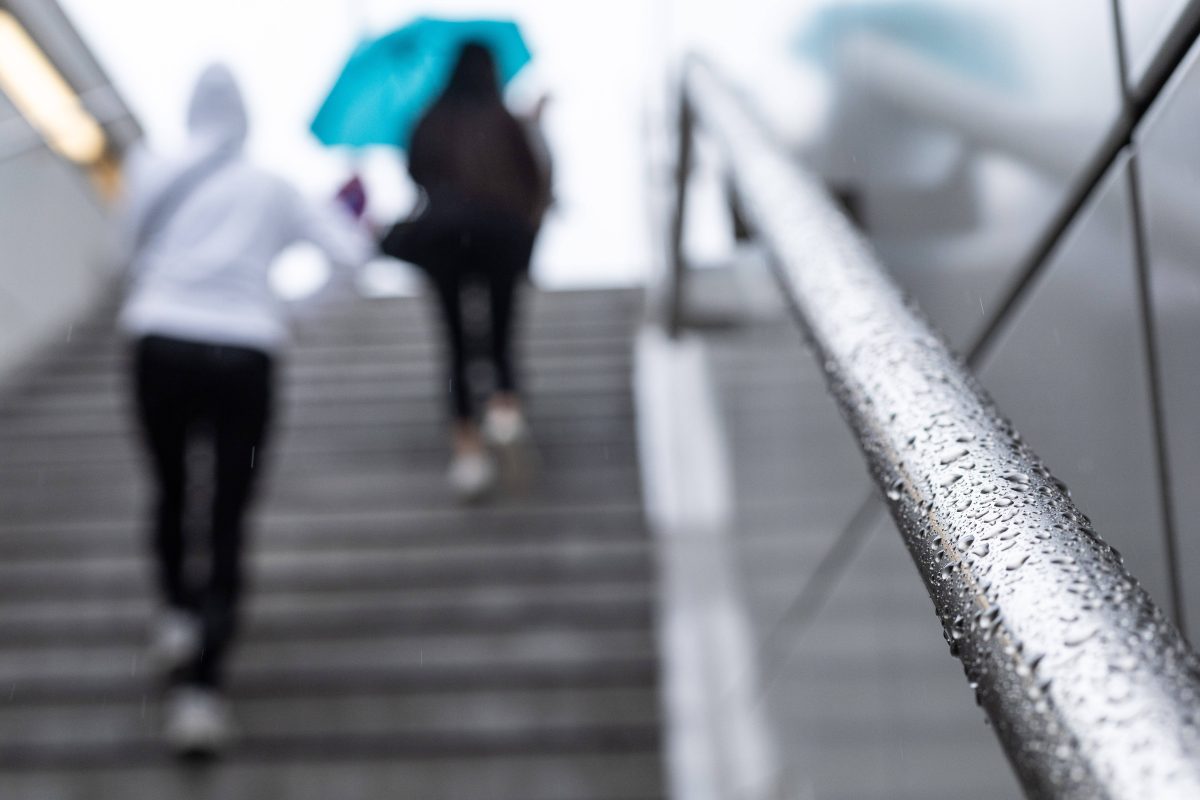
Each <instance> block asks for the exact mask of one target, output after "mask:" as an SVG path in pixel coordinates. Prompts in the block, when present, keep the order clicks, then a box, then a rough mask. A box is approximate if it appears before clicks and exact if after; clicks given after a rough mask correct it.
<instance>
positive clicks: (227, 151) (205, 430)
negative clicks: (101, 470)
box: [118, 64, 374, 753]
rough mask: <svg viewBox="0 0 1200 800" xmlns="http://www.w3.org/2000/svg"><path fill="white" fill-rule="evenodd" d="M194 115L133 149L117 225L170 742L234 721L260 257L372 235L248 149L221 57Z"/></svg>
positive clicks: (331, 248)
mask: <svg viewBox="0 0 1200 800" xmlns="http://www.w3.org/2000/svg"><path fill="white" fill-rule="evenodd" d="M188 128H189V134H190V136H189V142H188V145H187V147H186V149H185V151H184V152H182V153H180V154H177V155H176V156H174V157H164V156H161V155H157V154H154V153H152V152H150V151H149V150H147V149H145V148H137V149H135V150H134V151H133V152H132V153H131V154H130V156H129V158H128V159H127V162H126V169H125V177H126V184H125V186H126V190H125V198H124V209H123V213H122V214H121V215H120V223H119V225H120V227H119V231H118V233H119V235H120V237H121V239H122V242H123V244H124V250H125V253H126V263H127V264H128V266H129V270H130V276H129V289H128V294H127V298H126V301H125V304H124V307H123V308H122V311H121V314H120V325H121V327H122V328H123V330H124V331H125V332H126V333H127V335H128V337H129V338H130V339H131V347H132V351H133V359H132V360H133V369H132V371H133V390H134V396H135V400H136V409H137V413H138V417H139V421H140V423H141V429H142V432H143V435H144V440H145V444H146V449H147V451H148V454H149V461H150V465H151V468H152V474H153V476H154V479H155V484H156V490H157V491H156V497H155V500H154V508H153V513H152V520H151V528H152V534H151V543H152V550H153V554H154V556H155V558H156V561H157V569H158V587H159V590H160V592H161V600H162V609H161V610H160V612H159V614H158V615H157V617H156V621H155V623H154V625H153V628H152V630H151V655H152V657H153V658H154V659H155V660H156V662H157V663H158V664H159V665H160V666H161V667H162V668H163V669H164V671H166V672H167V674H168V675H169V676H170V678H171V689H170V691H169V693H168V695H167V698H166V706H165V712H166V714H165V728H164V732H165V735H166V737H167V740H168V743H169V744H171V745H172V746H173V747H174V748H175V749H176V750H178V751H180V752H183V753H196V752H214V751H216V750H217V749H219V748H220V747H221V746H222V745H224V744H225V743H226V742H227V740H228V739H229V737H230V735H231V720H230V713H229V709H228V704H227V702H226V701H225V700H224V699H223V697H222V695H221V691H220V690H221V683H222V669H223V667H224V663H225V660H226V656H227V653H228V651H229V646H230V643H231V641H232V638H233V634H234V629H235V626H236V621H237V616H238V600H239V594H240V591H241V586H242V578H241V573H242V570H241V554H242V549H243V520H244V517H245V513H246V509H247V506H248V503H249V501H250V499H251V494H252V489H253V485H254V483H255V479H256V477H257V476H258V474H259V473H260V472H261V470H262V466H263V463H264V457H263V448H264V445H265V443H266V438H267V430H268V423H269V420H270V416H271V406H272V394H273V377H272V375H273V372H274V365H275V362H276V359H277V354H278V353H279V351H280V349H281V348H282V347H283V346H284V345H285V343H286V341H287V338H288V337H287V326H286V322H285V319H284V309H283V308H282V302H281V301H280V300H279V299H278V298H277V297H276V296H275V295H274V294H273V292H272V290H271V286H270V283H269V280H268V270H269V267H270V264H271V262H272V260H273V259H274V258H275V256H277V255H278V254H279V253H280V251H282V250H283V249H284V248H286V247H287V246H289V245H291V244H292V243H294V242H296V241H298V240H307V241H310V242H313V243H315V244H316V245H318V246H319V247H320V248H322V249H323V250H324V251H325V252H326V254H327V255H328V256H329V257H330V258H331V259H332V260H333V261H334V262H338V263H340V264H344V265H358V264H361V263H363V262H365V261H366V260H367V259H368V258H369V257H370V256H371V254H372V252H373V250H374V243H373V241H372V240H371V238H370V237H369V236H368V235H367V234H366V232H365V231H362V230H361V229H360V228H359V227H358V226H357V225H356V222H355V219H354V211H357V212H361V208H358V209H353V210H352V209H350V208H349V204H348V203H338V204H330V205H331V207H328V208H325V207H321V206H320V205H317V204H311V203H309V202H308V201H306V200H305V199H303V198H302V197H301V196H300V194H299V193H298V192H297V191H296V190H295V189H294V188H293V187H292V186H291V185H290V184H289V183H287V182H286V181H284V180H283V179H281V178H278V177H276V176H274V175H271V174H269V173H267V172H265V171H263V170H261V169H259V168H257V167H255V166H254V165H253V164H251V163H250V162H249V161H248V160H247V159H246V158H245V157H244V156H243V153H242V149H243V143H244V141H245V139H246V133H247V117H246V110H245V106H244V104H243V102H242V98H241V93H240V91H239V89H238V86H237V83H236V81H235V80H234V77H233V75H232V74H231V73H230V71H229V70H228V69H227V68H226V67H224V66H222V65H219V64H215V65H212V66H209V67H208V68H206V69H205V70H204V71H203V72H202V74H201V75H200V77H199V79H198V81H197V83H196V85H195V89H194V91H193V95H192V98H191V103H190V107H189V111H188ZM339 199H345V198H344V196H343V195H339ZM201 436H203V437H207V438H208V439H209V441H210V442H211V447H212V451H213V453H214V461H215V464H214V473H215V474H214V475H213V477H212V481H213V490H212V493H211V508H210V509H208V513H207V518H206V524H207V526H208V527H207V535H206V539H205V540H204V542H203V545H204V547H205V548H206V549H207V555H208V557H207V558H206V559H203V560H204V561H206V562H207V565H208V568H207V570H206V571H205V574H203V575H202V576H200V577H199V578H197V577H196V576H194V575H192V574H191V573H190V571H189V570H186V569H185V565H184V561H185V546H184V495H185V486H186V485H187V484H188V475H187V470H188V460H187V458H186V453H187V450H188V447H189V443H190V442H192V441H194V440H195V438H196V437H201Z"/></svg>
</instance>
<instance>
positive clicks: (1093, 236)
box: [981, 162, 1171, 609]
mask: <svg viewBox="0 0 1200 800" xmlns="http://www.w3.org/2000/svg"><path fill="white" fill-rule="evenodd" d="M1131 220H1132V215H1131V212H1130V203H1129V186H1128V180H1127V174H1126V171H1125V164H1124V162H1122V163H1121V165H1120V166H1119V167H1117V168H1115V169H1114V170H1113V171H1112V172H1111V173H1110V174H1109V175H1108V176H1107V178H1106V180H1105V184H1104V187H1103V190H1102V191H1101V192H1100V194H1099V195H1098V196H1097V198H1096V201H1095V202H1094V203H1092V204H1091V205H1090V206H1089V207H1087V208H1085V209H1084V210H1083V212H1082V213H1081V214H1080V216H1079V217H1078V218H1077V219H1076V221H1075V223H1074V227H1073V228H1072V229H1071V230H1070V231H1069V232H1068V234H1067V237H1066V238H1065V239H1064V241H1063V242H1062V244H1061V246H1060V248H1059V250H1058V251H1057V252H1056V253H1055V254H1054V255H1053V256H1052V257H1051V259H1050V261H1049V262H1048V263H1047V265H1046V267H1045V268H1044V270H1043V272H1042V273H1041V274H1040V275H1039V276H1038V278H1037V281H1036V283H1035V284H1034V286H1033V287H1032V292H1031V293H1030V294H1029V296H1028V297H1026V298H1025V300H1024V301H1023V303H1022V305H1021V306H1020V307H1019V308H1018V309H1017V310H1016V311H1015V312H1014V313H1013V314H1012V316H1011V317H1010V318H1009V319H1008V320H1007V322H1006V325H1005V328H1004V330H1003V332H1002V333H1001V335H1000V337H999V339H998V341H997V342H996V346H995V349H994V350H993V352H992V354H991V355H990V356H989V358H988V359H987V362H986V364H985V365H984V367H983V369H982V371H981V372H982V379H983V382H984V384H985V385H986V386H987V388H988V390H989V391H990V392H991V393H992V396H993V397H994V398H995V400H996V402H997V404H998V405H999V406H1000V408H1001V409H1002V410H1003V412H1004V413H1005V414H1006V415H1008V417H1009V418H1010V419H1012V421H1013V422H1014V423H1015V424H1016V427H1017V430H1019V431H1021V434H1022V435H1023V436H1024V437H1025V439H1026V441H1028V442H1029V443H1030V445H1031V446H1032V447H1033V449H1034V451H1036V452H1037V453H1038V455H1040V456H1041V457H1042V458H1044V459H1046V463H1047V464H1048V465H1049V467H1050V468H1051V469H1052V470H1053V471H1054V474H1055V475H1057V476H1058V477H1059V478H1061V479H1063V480H1064V481H1066V482H1067V484H1068V485H1069V486H1070V487H1071V490H1072V493H1073V496H1074V498H1075V501H1076V502H1077V503H1078V504H1079V506H1080V508H1082V509H1083V510H1084V512H1085V513H1087V514H1088V516H1090V517H1091V519H1092V521H1093V522H1094V523H1095V526H1096V530H1097V532H1099V534H1100V535H1101V536H1102V537H1103V538H1104V540H1105V541H1107V542H1109V543H1110V544H1112V545H1113V546H1115V547H1116V548H1117V549H1118V550H1120V551H1121V552H1122V553H1123V554H1124V555H1125V563H1126V566H1127V567H1128V568H1129V570H1130V571H1131V572H1132V573H1133V574H1134V575H1136V576H1137V577H1138V578H1139V579H1140V580H1141V581H1142V583H1143V584H1144V585H1145V586H1146V588H1147V590H1148V591H1149V592H1150V594H1151V596H1152V597H1154V599H1155V601H1157V602H1158V603H1159V604H1160V605H1161V606H1162V607H1163V608H1164V609H1169V608H1170V607H1171V594H1170V589H1169V578H1168V574H1169V572H1168V567H1167V554H1166V540H1165V538H1164V529H1163V522H1162V514H1161V507H1160V503H1159V492H1158V468H1157V464H1156V456H1155V447H1154V430H1153V427H1152V424H1151V420H1152V419H1153V414H1152V410H1151V403H1150V387H1149V380H1148V376H1149V371H1148V369H1147V366H1146V345H1145V336H1144V329H1143V325H1142V316H1141V311H1140V308H1141V305H1140V300H1139V296H1138V283H1137V262H1136V258H1135V255H1134V246H1133V238H1132V227H1131Z"/></svg>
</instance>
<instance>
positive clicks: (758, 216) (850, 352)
mask: <svg viewBox="0 0 1200 800" xmlns="http://www.w3.org/2000/svg"><path fill="white" fill-rule="evenodd" d="M680 123H681V125H680V128H681V129H680V150H681V158H680V164H679V166H680V169H679V181H680V184H679V186H677V189H678V191H677V193H676V202H677V205H676V209H675V213H676V219H675V224H674V225H673V229H672V232H671V233H672V236H671V246H672V249H673V259H672V261H673V265H672V266H673V269H672V274H671V278H670V280H671V281H673V282H674V283H673V285H671V286H670V287H669V291H668V296H669V297H671V298H675V299H674V300H673V301H672V302H671V303H670V304H669V306H668V323H667V324H668V327H669V328H670V329H671V330H678V329H679V326H680V323H681V316H680V315H681V314H682V312H683V308H682V305H683V304H682V300H681V298H682V297H683V292H682V285H681V283H682V281H683V280H684V276H685V266H686V265H685V263H684V259H683V255H682V247H681V240H682V227H683V226H682V223H681V220H682V218H683V203H684V200H685V197H686V193H685V188H684V187H685V183H686V180H687V171H688V163H687V159H688V158H689V156H690V152H691V147H692V145H691V138H692V136H693V131H692V127H693V124H695V125H699V126H701V127H703V128H704V130H705V131H706V132H707V133H708V134H709V135H710V136H711V137H712V138H713V139H715V141H716V143H717V145H718V147H719V149H720V151H721V153H722V156H723V159H724V163H725V169H726V170H727V171H728V173H729V178H730V181H731V184H732V186H733V189H734V191H735V192H736V194H737V197H738V200H739V202H740V210H741V213H742V216H743V219H744V221H745V223H746V224H747V225H748V226H749V227H750V229H751V230H752V231H753V232H754V235H755V236H756V238H757V239H758V240H759V241H760V242H761V243H762V244H763V246H764V249H765V250H766V252H767V253H768V255H769V257H770V259H771V261H772V263H773V267H774V270H775V274H776V277H777V278H778V280H779V283H780V285H781V288H782V291H783V293H784V295H785V298H786V300H787V302H788V303H789V305H790V306H791V307H792V309H793V311H794V312H795V313H796V316H797V318H798V320H799V321H800V324H801V326H802V327H803V329H804V331H805V333H806V336H807V337H808V339H809V341H810V344H811V346H812V347H813V349H814V351H815V355H816V357H817V359H818V361H819V362H820V363H821V364H822V366H823V369H824V372H825V376H826V380H827V381H828V384H829V387H830V389H831V391H832V393H833V395H834V397H835V398H836V400H837V403H838V405H839V406H840V408H841V411H842V414H843V416H844V417H845V419H846V420H847V422H848V423H849V425H850V427H851V428H852V429H853V430H854V432H855V434H856V435H857V437H858V441H859V444H860V447H861V448H862V451H863V453H864V455H865V457H866V459H867V461H868V464H869V466H870V471H871V474H872V476H873V477H874V479H875V481H876V483H877V484H878V486H879V487H880V489H881V491H882V493H883V494H884V496H885V497H886V499H887V504H888V507H889V510H890V511H891V514H892V517H893V519H895V521H896V524H897V526H898V528H899V529H900V531H901V534H902V536H903V538H904V541H905V544H906V546H907V547H908V550H909V553H910V554H911V556H912V558H913V560H914V561H915V562H916V565H917V568H918V570H919V572H920V573H921V576H922V578H923V579H924V581H925V585H926V587H927V589H928V590H929V593H930V596H931V597H932V599H933V602H934V607H935V610H936V612H937V614H938V616H939V617H940V619H941V621H942V625H943V630H944V633H945V637H946V640H947V642H948V643H949V644H950V649H951V652H953V653H954V654H955V655H956V656H958V658H959V659H961V661H962V664H963V668H964V670H965V672H966V675H967V678H968V680H969V681H970V684H971V686H972V687H973V688H975V691H976V697H977V699H978V701H979V703H980V705H981V706H983V708H984V710H985V711H986V713H987V715H988V717H989V718H990V719H991V721H992V724H993V727H994V729H995V731H996V734H997V736H998V737H999V738H1000V742H1001V744H1002V746H1003V748H1004V750H1005V752H1006V753H1007V755H1008V758H1009V761H1010V762H1011V764H1012V766H1013V768H1014V770H1015V771H1016V773H1017V775H1018V777H1019V779H1020V781H1021V783H1022V785H1023V787H1024V789H1025V792H1026V794H1027V795H1028V796H1029V797H1034V798H1088V800H1091V799H1092V798H1128V799H1129V800H1135V799H1138V800H1140V799H1141V798H1151V797H1153V798H1176V797H1178V798H1184V797H1187V798H1193V797H1200V729H1198V727H1197V721H1198V720H1200V658H1198V657H1197V655H1196V654H1195V653H1194V652H1193V651H1192V650H1191V649H1190V648H1189V647H1188V645H1187V644H1186V642H1185V641H1184V639H1183V637H1182V636H1181V635H1180V633H1179V631H1178V630H1177V629H1176V627H1175V626H1174V625H1173V624H1172V623H1171V622H1170V621H1169V620H1168V619H1167V617H1166V616H1165V615H1164V614H1163V612H1162V611H1161V610H1160V609H1159V608H1158V607H1157V606H1156V605H1155V604H1154V602H1153V601H1152V600H1151V599H1150V597H1149V595H1147V593H1146V592H1145V590H1144V589H1143V588H1142V587H1141V586H1140V584H1138V582H1137V580H1136V579H1135V578H1134V577H1133V576H1132V575H1130V573H1129V572H1128V571H1127V570H1126V569H1125V568H1124V566H1123V564H1122V560H1121V557H1120V555H1119V554H1118V553H1117V552H1116V551H1115V550H1114V549H1113V548H1112V547H1110V546H1109V545H1107V544H1105V543H1104V541H1103V540H1102V539H1101V538H1100V537H1099V536H1098V535H1097V534H1096V533H1095V531H1094V530H1093V529H1092V527H1091V523H1090V521H1089V520H1088V518H1087V517H1086V516H1085V515H1084V514H1083V513H1082V512H1080V511H1079V509H1077V508H1076V507H1075V505H1074V503H1073V502H1072V500H1071V498H1070V495H1069V492H1068V491H1067V488H1066V486H1065V485H1063V484H1062V483H1061V482H1060V481H1058V480H1057V479H1055V478H1054V477H1053V476H1052V475H1051V474H1050V472H1049V470H1047V469H1046V467H1045V466H1044V465H1043V464H1042V462H1041V460H1040V459H1039V458H1038V457H1037V455H1036V454H1035V453H1034V452H1033V451H1032V450H1031V449H1030V448H1029V446H1028V445H1027V444H1025V443H1024V442H1023V441H1022V439H1021V437H1020V435H1019V434H1018V433H1017V432H1016V431H1015V430H1014V429H1013V427H1012V425H1011V424H1010V423H1009V422H1008V421H1007V420H1006V419H1005V418H1004V417H1003V416H1001V415H1000V413H999V412H998V411H997V409H996V407H995V405H994V404H993V402H992V400H991V399H990V398H989V397H988V396H987V394H986V393H985V392H984V390H983V389H982V388H981V387H980V385H979V384H978V382H977V381H976V380H975V378H974V377H973V376H972V375H971V374H970V373H969V372H968V370H967V369H966V368H965V367H964V366H963V364H962V362H961V361H960V360H959V359H958V358H957V357H955V356H954V355H953V354H952V353H951V351H950V349H949V348H948V347H947V345H946V344H945V342H944V341H943V340H942V338H941V337H940V335H939V334H938V333H937V332H936V331H935V329H934V328H933V327H932V326H931V325H930V324H929V323H928V322H927V321H926V320H925V319H924V317H923V316H922V315H921V313H920V312H919V310H918V309H916V308H915V306H914V305H913V304H912V303H911V302H910V301H908V300H906V298H905V296H904V295H903V293H902V292H901V291H900V290H899V288H898V287H897V286H896V284H895V283H894V282H893V280H892V279H891V278H890V276H889V275H888V274H887V272H886V270H885V269H883V268H882V267H881V266H880V264H879V261H878V259H877V257H876V255H875V254H874V252H873V251H872V250H871V248H870V246H869V245H868V244H867V243H866V241H865V240H864V238H863V237H862V236H861V234H859V233H858V232H857V231H856V230H855V229H854V228H853V227H852V226H851V224H850V223H849V222H848V221H847V219H846V218H845V216H844V214H843V213H841V211H839V210H838V208H837V207H836V205H835V204H834V203H833V202H832V200H831V199H830V197H829V196H828V194H827V193H826V192H825V190H824V189H823V187H822V185H821V184H820V182H819V181H818V180H817V179H816V178H815V177H814V176H812V175H811V174H809V173H807V172H806V171H805V170H804V168H803V167H802V166H801V165H799V164H797V163H796V160H795V158H794V157H793V156H792V155H791V154H790V153H788V152H787V151H786V150H785V149H784V148H782V147H780V146H779V145H778V144H777V143H776V142H775V141H774V140H773V139H772V137H771V134H770V132H769V130H768V128H767V126H765V125H763V124H762V123H761V122H760V121H759V120H758V118H757V117H756V116H755V115H754V113H753V111H752V110H751V109H750V108H749V107H748V105H747V104H746V103H744V101H743V99H742V98H741V96H740V95H739V94H738V93H737V92H736V91H735V90H734V89H733V88H732V87H731V86H730V85H728V84H727V83H726V82H725V81H724V80H723V79H722V78H721V77H720V76H719V75H718V74H717V72H716V71H715V70H714V69H713V67H712V66H711V65H709V64H707V63H706V62H704V61H702V60H700V59H698V58H695V57H693V58H691V59H689V61H688V62H687V65H686V67H685V70H684V77H683V89H682V92H681V113H680ZM1114 457H1119V454H1114Z"/></svg>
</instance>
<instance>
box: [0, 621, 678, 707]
mask: <svg viewBox="0 0 1200 800" xmlns="http://www.w3.org/2000/svg"><path fill="white" fill-rule="evenodd" d="M252 613H253V612H252ZM314 627H315V626H314ZM653 654H654V640H653V637H652V635H651V633H650V631H649V630H648V629H646V628H645V627H635V628H632V629H621V628H616V629H608V628H601V627H597V628H589V627H544V628H543V627H535V628H529V627H522V628H517V629H513V630H506V629H503V628H500V629H498V630H495V631H488V632H474V633H440V634H436V633H422V634H405V633H386V632H378V631H364V632H363V633H361V634H358V635H355V636H350V637H346V636H334V637H329V638H323V637H317V636H312V635H309V636H304V635H302V634H294V635H292V636H289V637H287V638H268V637H266V636H262V635H258V632H257V631H256V630H255V628H254V626H253V623H251V625H249V626H248V627H247V631H246V633H245V636H244V637H243V639H242V641H241V643H240V645H239V647H238V649H237V652H236V653H235V654H234V657H233V660H232V662H231V665H230V666H231V673H232V676H233V677H231V680H234V681H236V680H238V679H240V678H241V677H244V678H245V679H247V680H266V679H267V678H268V676H274V678H275V679H277V680H281V681H283V680H287V679H288V676H291V677H292V678H293V679H294V678H297V677H300V678H302V677H303V676H304V675H305V674H329V675H338V674H353V673H354V672H355V671H356V670H358V669H360V668H362V667H364V666H367V665H369V667H370V669H371V670H373V671H377V672H384V673H386V672H391V671H394V670H398V671H402V672H406V673H409V674H422V673H428V674H437V673H440V672H442V671H447V672H451V673H453V672H458V673H460V674H461V673H464V672H470V673H477V674H479V675H480V676H482V679H483V681H484V683H485V684H486V678H487V676H488V675H489V674H490V673H491V671H492V670H501V671H504V670H507V671H509V672H512V671H515V670H518V669H520V670H524V669H531V670H534V671H535V672H536V671H538V670H553V669H556V668H559V667H566V668H570V667H578V666H590V665H594V664H603V663H606V662H607V661H609V660H612V661H615V662H617V663H622V662H630V661H633V662H644V661H645V660H646V659H648V658H651V657H652V656H653ZM156 677H157V676H156V675H155V673H154V671H153V669H152V667H151V665H149V664H148V663H147V662H146V659H145V654H144V648H143V646H142V644H141V643H140V642H137V643H134V642H130V643H121V642H112V643H108V642H106V643H98V644H89V643H88V642H80V643H76V644H57V645H37V646H28V647H23V648H11V649H3V650H0V686H7V687H9V694H10V695H12V696H13V698H14V699H15V697H16V695H17V694H19V693H20V694H24V693H25V692H26V691H27V690H30V689H34V690H35V691H38V690H37V689H35V688H34V687H39V686H40V687H46V686H58V687H61V688H62V690H63V691H69V690H68V689H67V688H66V687H68V686H69V685H70V684H72V683H76V682H78V683H79V685H81V686H82V685H85V684H89V683H91V684H100V685H107V686H113V685H120V684H121V683H123V682H125V681H130V680H132V681H141V682H142V684H141V685H142V686H143V689H144V688H145V687H146V686H151V685H153V684H154V682H155V680H156ZM40 691H41V693H42V694H43V695H45V693H46V692H45V689H44V688H42V689H41V690H40Z"/></svg>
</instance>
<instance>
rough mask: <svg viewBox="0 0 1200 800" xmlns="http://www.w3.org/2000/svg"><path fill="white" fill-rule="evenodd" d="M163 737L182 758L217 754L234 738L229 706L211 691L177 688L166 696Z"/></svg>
mask: <svg viewBox="0 0 1200 800" xmlns="http://www.w3.org/2000/svg"><path fill="white" fill-rule="evenodd" d="M163 736H164V738H165V739H166V741H167V744H168V745H169V746H170V748H171V749H172V750H174V751H175V752H176V753H177V754H179V755H181V756H212V755H216V754H217V753H218V752H220V751H221V750H222V749H224V748H225V747H226V746H227V745H228V744H229V741H230V739H232V738H233V718H232V715H231V714H230V712H229V703H227V702H226V701H225V699H224V698H222V697H221V695H219V694H218V693H217V692H215V691H213V690H211V689H201V688H199V687H196V686H181V687H179V688H178V689H174V690H172V691H171V693H170V694H169V695H168V696H167V704H166V720H165V724H164V725H163Z"/></svg>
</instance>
